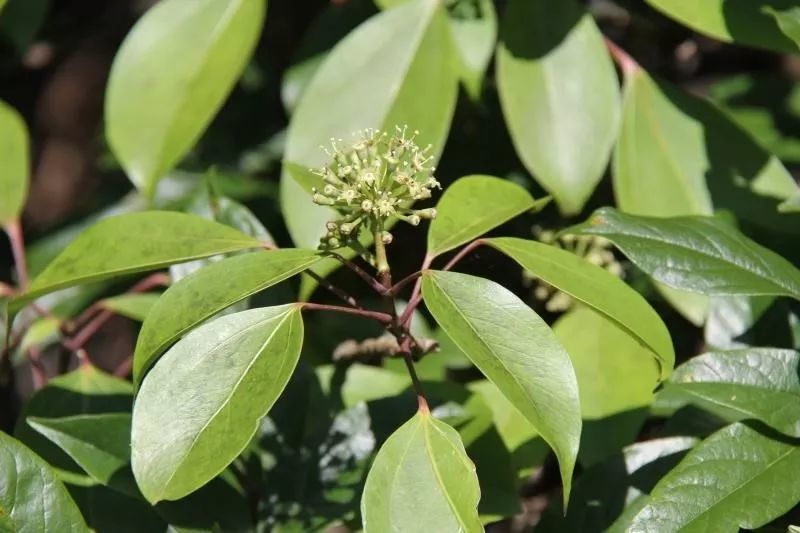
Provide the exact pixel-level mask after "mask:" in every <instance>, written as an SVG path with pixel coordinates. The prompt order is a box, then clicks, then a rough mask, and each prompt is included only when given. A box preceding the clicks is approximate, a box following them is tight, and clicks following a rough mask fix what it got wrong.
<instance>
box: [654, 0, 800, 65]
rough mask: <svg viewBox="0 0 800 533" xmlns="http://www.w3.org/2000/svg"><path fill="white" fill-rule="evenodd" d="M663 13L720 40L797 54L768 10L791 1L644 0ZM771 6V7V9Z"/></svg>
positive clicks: (794, 47) (794, 46) (795, 47)
mask: <svg viewBox="0 0 800 533" xmlns="http://www.w3.org/2000/svg"><path fill="white" fill-rule="evenodd" d="M647 3H648V4H650V5H651V6H653V7H654V8H656V9H658V10H659V11H661V12H662V13H664V14H665V15H667V16H669V17H671V18H673V19H675V20H677V21H678V22H680V23H681V24H684V25H686V26H688V27H689V28H692V29H693V30H696V31H698V32H700V33H703V34H705V35H708V36H709V37H713V38H715V39H718V40H720V41H725V42H732V43H737V44H744V45H749V46H757V47H760V48H768V49H771V50H776V51H778V52H789V53H797V52H798V46H797V44H796V43H794V42H793V41H792V40H791V39H789V38H787V37H786V36H785V35H784V34H783V33H781V30H780V27H779V26H778V23H777V22H776V20H775V19H774V18H773V17H772V15H771V14H770V11H771V10H777V11H780V10H784V9H788V8H791V7H794V6H795V5H796V3H795V2H794V0H762V1H760V2H750V1H748V0H704V1H703V2H686V1H684V0H647ZM770 8H771V9H770Z"/></svg>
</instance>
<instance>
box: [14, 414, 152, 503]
mask: <svg viewBox="0 0 800 533" xmlns="http://www.w3.org/2000/svg"><path fill="white" fill-rule="evenodd" d="M28 424H29V425H30V426H31V427H32V428H33V429H35V430H36V431H38V432H39V433H41V434H42V435H44V436H45V437H47V438H48V439H50V441H51V442H53V443H54V444H56V445H57V446H58V447H59V448H61V449H62V450H63V451H64V452H66V453H67V454H68V455H69V456H70V457H71V458H72V459H73V460H74V461H75V462H76V463H78V464H79V465H80V466H81V468H83V469H84V470H86V472H87V473H88V474H89V475H90V476H92V478H94V479H95V480H97V482H98V483H101V484H103V485H110V486H114V487H119V488H120V490H122V491H123V492H128V493H133V495H136V492H137V491H136V490H135V487H136V485H135V484H134V483H133V478H132V477H130V471H127V472H126V470H127V468H128V463H129V462H130V456H131V450H130V434H131V415H130V414H129V413H110V414H97V415H78V416H69V417H62V418H36V417H29V418H28Z"/></svg>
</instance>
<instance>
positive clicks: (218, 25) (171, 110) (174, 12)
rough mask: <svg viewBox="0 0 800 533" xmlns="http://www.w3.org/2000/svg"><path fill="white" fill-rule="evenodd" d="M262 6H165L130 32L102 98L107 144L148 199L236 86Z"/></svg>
mask: <svg viewBox="0 0 800 533" xmlns="http://www.w3.org/2000/svg"><path fill="white" fill-rule="evenodd" d="M266 3H267V1H266V0H165V1H163V2H160V3H159V4H158V5H156V6H155V7H153V8H152V9H150V10H149V11H148V12H147V13H145V15H144V16H143V17H142V18H141V20H140V21H139V22H138V23H137V24H136V26H134V28H133V30H131V32H130V34H129V35H128V37H127V38H126V39H125V42H124V43H123V44H122V47H121V48H120V51H119V53H118V54H117V56H116V58H115V59H114V65H113V66H112V68H111V75H110V78H109V82H108V90H107V95H106V125H107V136H108V141H109V144H110V145H111V147H112V149H113V150H114V153H115V154H116V156H117V158H118V159H119V160H120V162H121V163H122V166H123V167H124V168H125V170H126V172H127V174H128V177H129V178H130V179H131V181H132V182H133V183H134V185H136V187H137V188H139V189H140V190H142V191H143V192H144V193H145V194H146V195H148V196H152V195H153V194H154V192H155V187H156V183H157V182H158V180H159V179H160V178H161V177H162V176H163V175H164V174H166V173H167V172H169V171H170V170H171V169H172V167H173V166H174V165H175V164H176V163H178V162H179V161H180V159H181V158H182V157H183V156H184V155H186V152H187V151H188V150H189V149H190V148H191V147H192V145H193V144H194V143H195V142H196V141H197V139H198V138H199V137H200V135H201V134H202V133H203V131H204V130H205V128H206V127H207V126H208V124H209V122H211V119H212V118H213V117H214V115H215V114H216V112H217V110H218V109H219V108H220V107H221V106H222V103H223V102H224V100H225V98H226V97H227V95H228V93H230V91H231V89H232V88H233V86H234V83H235V82H236V80H237V79H238V77H239V75H240V74H241V72H242V71H243V70H244V67H245V65H246V64H247V61H248V60H249V58H250V55H251V53H252V51H253V49H254V47H255V45H256V43H257V41H258V37H259V35H260V34H261V27H262V25H263V21H264V16H265V13H266Z"/></svg>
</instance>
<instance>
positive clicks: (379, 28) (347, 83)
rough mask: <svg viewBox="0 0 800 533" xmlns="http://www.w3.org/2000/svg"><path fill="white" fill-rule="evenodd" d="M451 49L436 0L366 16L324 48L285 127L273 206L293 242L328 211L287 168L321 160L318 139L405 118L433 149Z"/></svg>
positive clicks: (441, 125) (439, 143)
mask: <svg viewBox="0 0 800 533" xmlns="http://www.w3.org/2000/svg"><path fill="white" fill-rule="evenodd" d="M451 48H452V44H451V38H450V35H449V28H448V27H447V19H446V16H445V13H444V12H443V8H442V7H441V6H440V2H434V1H430V0H413V1H411V2H408V3H407V4H404V5H402V6H399V7H397V8H396V9H391V10H389V11H386V12H383V13H380V14H378V15H375V16H374V17H372V18H370V19H368V20H367V21H366V22H364V23H363V24H361V25H360V26H358V27H357V28H356V29H355V30H353V31H352V32H351V33H350V34H349V35H348V36H347V37H346V38H344V39H343V40H342V41H341V42H340V43H339V44H338V45H337V46H336V47H335V48H334V49H333V51H331V53H330V55H329V56H328V57H327V58H326V59H325V62H324V63H323V64H322V65H321V66H320V67H319V69H318V71H317V73H316V74H315V75H314V78H313V80H312V81H311V82H310V84H309V85H308V87H307V89H306V90H305V92H304V94H303V97H302V98H301V99H300V102H299V103H298V105H297V108H296V109H295V112H294V115H293V117H292V121H291V124H290V125H289V131H288V133H287V139H286V153H285V157H284V158H285V160H286V161H289V162H291V163H293V164H294V166H289V165H285V166H284V169H283V175H282V177H281V206H282V209H283V214H284V218H285V220H286V225H287V227H288V229H289V234H290V235H291V237H292V240H293V242H294V243H295V245H297V246H299V247H306V248H315V247H316V246H317V245H318V244H319V238H320V237H321V236H322V235H323V234H324V233H325V231H326V230H325V222H327V221H328V220H330V219H332V218H335V217H336V214H335V212H334V211H333V210H331V209H329V208H326V207H320V206H317V205H314V204H313V203H312V202H311V195H310V194H309V193H308V190H307V188H308V186H309V184H308V183H305V182H304V179H303V177H302V176H299V175H295V173H293V172H292V168H297V167H298V166H299V167H301V168H302V167H304V168H313V167H319V166H321V165H322V164H324V163H325V162H327V159H328V156H327V155H326V154H325V152H323V151H322V150H321V149H320V145H328V144H330V139H331V137H334V138H337V139H338V138H342V137H345V136H347V135H350V134H351V132H353V131H356V130H360V129H363V128H370V127H371V128H378V129H384V130H386V129H390V130H393V129H394V127H395V125H400V126H402V125H403V124H408V125H409V127H410V128H411V129H412V130H419V131H420V134H419V135H418V137H417V141H418V142H419V143H420V144H421V145H423V146H424V145H426V144H428V143H430V144H432V145H433V154H434V155H436V156H438V154H440V153H441V150H442V149H443V148H444V141H445V139H446V138H447V133H448V131H449V129H450V121H451V118H452V115H453V110H454V107H455V102H456V96H457V88H458V80H457V76H456V73H455V72H454V69H453V68H452V66H451V62H452V61H451V57H452V55H451V54H452V53H453V52H452V50H451ZM431 80H436V82H435V83H432V82H431ZM421 95H422V96H421ZM345 142H348V140H347V139H346V140H345ZM310 185H314V183H312V184H310Z"/></svg>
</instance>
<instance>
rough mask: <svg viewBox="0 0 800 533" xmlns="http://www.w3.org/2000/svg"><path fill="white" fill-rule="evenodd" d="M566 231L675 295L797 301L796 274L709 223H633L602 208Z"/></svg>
mask: <svg viewBox="0 0 800 533" xmlns="http://www.w3.org/2000/svg"><path fill="white" fill-rule="evenodd" d="M570 231H571V232H573V233H579V234H584V235H600V236H602V237H605V238H607V239H609V240H610V241H612V242H613V243H614V244H615V245H617V247H618V248H619V249H620V250H622V253H624V254H625V255H626V256H628V258H629V259H630V260H631V261H633V263H635V264H636V266H638V267H639V268H641V269H642V270H644V271H645V272H646V273H647V274H649V275H650V276H652V277H653V278H654V279H656V280H658V281H660V282H662V283H664V284H665V285H668V286H670V287H674V288H676V289H681V290H685V291H692V292H699V293H702V294H720V295H731V294H746V295H786V296H793V297H795V298H800V270H798V269H797V268H795V267H794V266H793V265H792V264H791V263H789V262H788V261H787V260H786V259H784V258H782V257H781V256H779V255H777V254H776V253H775V252H772V251H770V250H768V249H767V248H764V247H763V246H761V245H759V244H758V243H756V242H754V241H752V240H750V239H748V238H747V237H745V236H744V235H742V234H741V233H739V231H738V230H736V229H735V228H733V227H731V226H730V225H728V224H726V223H725V222H723V221H721V220H719V219H716V218H713V217H675V218H654V217H639V216H634V215H626V214H623V213H620V212H618V211H616V210H615V209H612V208H608V207H604V208H602V209H598V210H597V211H596V212H595V213H594V214H593V215H592V216H591V218H590V219H589V221H588V222H586V223H585V224H582V225H580V226H576V227H574V228H572V229H571V230H570Z"/></svg>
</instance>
